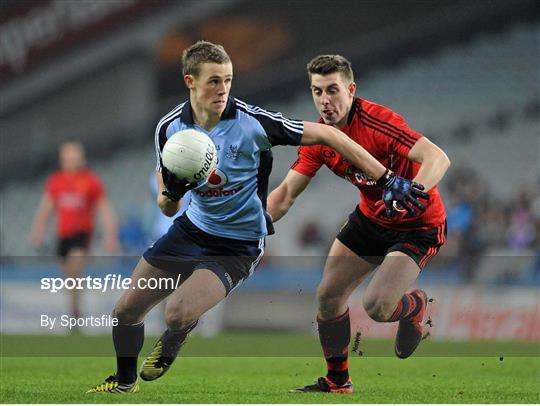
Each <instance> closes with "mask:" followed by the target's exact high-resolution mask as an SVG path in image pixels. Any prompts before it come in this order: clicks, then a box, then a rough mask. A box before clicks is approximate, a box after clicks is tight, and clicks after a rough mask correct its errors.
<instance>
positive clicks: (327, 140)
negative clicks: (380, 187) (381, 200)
mask: <svg viewBox="0 0 540 406" xmlns="http://www.w3.org/2000/svg"><path fill="white" fill-rule="evenodd" d="M301 144H302V145H316V144H321V145H326V146H329V147H330V148H332V149H334V150H336V151H337V152H339V153H340V154H341V156H343V157H344V158H345V159H347V161H349V162H350V163H352V164H353V165H354V166H356V167H357V168H358V169H361V170H362V171H364V172H365V173H367V174H368V175H370V176H371V177H372V178H373V179H376V180H377V179H380V178H381V177H382V176H383V175H384V173H385V172H386V168H385V167H384V165H383V164H381V163H380V162H379V161H377V160H376V159H375V158H374V157H373V156H372V155H371V154H370V153H369V152H367V151H366V150H365V149H364V148H363V147H361V146H360V145H359V144H357V143H356V142H354V141H353V140H351V139H350V138H349V137H347V135H346V134H345V133H343V132H341V131H340V130H338V129H337V128H335V127H331V126H329V125H324V124H318V123H312V122H309V121H304V134H303V135H302V140H301Z"/></svg>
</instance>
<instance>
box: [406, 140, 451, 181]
mask: <svg viewBox="0 0 540 406" xmlns="http://www.w3.org/2000/svg"><path fill="white" fill-rule="evenodd" d="M407 158H408V159H410V160H411V161H414V162H418V163H420V164H422V165H421V166H420V170H419V171H418V173H417V174H416V177H415V178H414V181H415V182H417V183H420V184H422V185H424V188H425V190H426V191H428V190H430V189H431V188H432V187H434V186H435V185H437V184H438V183H439V182H440V181H441V179H442V178H443V176H444V174H445V173H446V171H447V170H448V168H449V167H450V159H449V158H448V156H447V155H446V154H445V152H444V151H443V150H442V149H440V148H439V147H438V146H437V145H435V144H434V143H433V142H431V141H430V140H429V139H427V138H426V137H422V138H420V139H419V140H418V141H416V143H415V144H414V146H413V147H412V148H411V150H410V151H409V154H408V155H407Z"/></svg>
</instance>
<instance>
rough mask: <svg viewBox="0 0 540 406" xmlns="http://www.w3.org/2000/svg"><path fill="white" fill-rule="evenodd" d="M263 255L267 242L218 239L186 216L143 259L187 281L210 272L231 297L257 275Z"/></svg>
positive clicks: (179, 219)
mask: <svg viewBox="0 0 540 406" xmlns="http://www.w3.org/2000/svg"><path fill="white" fill-rule="evenodd" d="M263 253H264V238H263V239H261V240H259V241H244V240H235V239H232V238H224V237H218V236H215V235H212V234H208V233H206V232H204V231H202V230H201V229H199V228H198V227H197V226H195V225H194V224H193V223H192V222H191V221H190V220H189V219H188V217H187V216H186V215H185V214H183V215H182V216H180V217H178V218H176V219H175V220H174V223H173V225H172V226H171V227H170V228H169V231H167V233H166V234H165V235H163V236H162V237H161V238H160V239H158V240H157V241H156V242H155V243H154V244H153V245H152V246H151V247H150V248H148V249H147V250H146V251H145V252H144V254H143V257H144V259H145V260H146V262H148V263H149V264H150V265H152V266H154V267H156V268H158V269H161V270H164V271H167V272H171V273H174V274H181V275H182V279H184V280H185V279H187V278H188V277H189V276H190V275H191V274H192V273H193V271H195V270H196V269H201V268H204V269H209V270H210V271H212V272H213V273H215V274H216V275H217V277H218V278H219V279H220V280H221V282H223V285H224V286H225V289H226V291H227V294H229V292H230V291H231V290H233V289H234V288H235V287H236V286H237V285H238V284H239V283H241V282H242V281H243V280H244V279H246V278H248V277H249V276H250V275H251V274H253V272H254V271H255V268H256V266H257V265H258V264H259V261H260V260H261V258H262V256H263Z"/></svg>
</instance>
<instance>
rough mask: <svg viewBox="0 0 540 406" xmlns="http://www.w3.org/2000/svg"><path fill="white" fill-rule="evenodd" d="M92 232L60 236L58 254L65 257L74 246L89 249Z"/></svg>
mask: <svg viewBox="0 0 540 406" xmlns="http://www.w3.org/2000/svg"><path fill="white" fill-rule="evenodd" d="M91 237H92V233H89V232H86V233H77V234H73V235H71V236H69V237H65V238H60V239H59V240H58V247H57V254H58V256H60V257H62V258H65V257H67V255H68V254H69V251H71V250H72V249H73V248H82V249H84V250H87V249H88V247H89V246H90V238H91Z"/></svg>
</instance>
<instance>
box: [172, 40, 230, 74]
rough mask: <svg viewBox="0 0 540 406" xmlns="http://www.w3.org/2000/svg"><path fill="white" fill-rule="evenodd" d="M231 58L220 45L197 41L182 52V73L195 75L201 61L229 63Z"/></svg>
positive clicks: (198, 70)
mask: <svg viewBox="0 0 540 406" xmlns="http://www.w3.org/2000/svg"><path fill="white" fill-rule="evenodd" d="M229 62H231V58H229V55H228V54H227V52H226V51H225V48H223V46H222V45H218V44H214V43H212V42H209V41H203V40H201V41H197V42H196V43H194V44H193V45H191V46H190V47H188V48H186V49H185V50H184V52H183V53H182V67H183V68H182V73H183V74H184V75H193V76H197V75H198V74H199V72H200V66H201V64H203V63H219V64H224V63H229Z"/></svg>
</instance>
